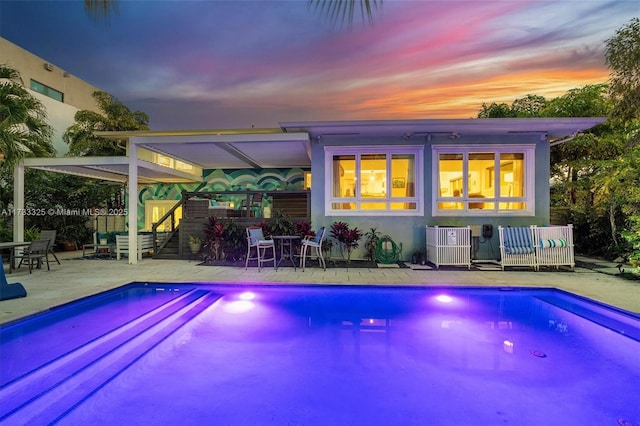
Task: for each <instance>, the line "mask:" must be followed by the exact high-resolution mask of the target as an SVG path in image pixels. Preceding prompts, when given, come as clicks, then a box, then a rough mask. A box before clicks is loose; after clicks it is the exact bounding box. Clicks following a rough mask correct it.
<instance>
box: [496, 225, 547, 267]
mask: <svg viewBox="0 0 640 426" xmlns="http://www.w3.org/2000/svg"><path fill="white" fill-rule="evenodd" d="M534 228H535V227H534V226H523V227H508V228H503V227H502V226H499V227H498V232H499V234H500V257H501V260H500V265H501V266H502V270H503V271H504V268H505V267H506V266H529V267H531V268H533V269H535V270H536V271H537V270H538V262H537V260H536V248H535V234H534Z"/></svg>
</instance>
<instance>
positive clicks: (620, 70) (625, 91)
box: [605, 18, 640, 123]
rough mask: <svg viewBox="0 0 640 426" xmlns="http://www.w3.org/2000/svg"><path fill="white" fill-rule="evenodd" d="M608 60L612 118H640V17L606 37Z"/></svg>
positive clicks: (622, 119)
mask: <svg viewBox="0 0 640 426" xmlns="http://www.w3.org/2000/svg"><path fill="white" fill-rule="evenodd" d="M605 61H606V63H607V66H608V67H609V69H610V70H611V78H610V85H611V87H610V93H611V98H612V100H613V102H614V105H615V106H614V111H613V114H612V118H613V119H614V120H617V121H620V122H622V123H628V122H630V121H633V120H637V119H640V66H638V64H640V19H639V18H633V19H631V21H629V23H628V24H627V25H625V26H623V27H622V28H620V29H618V30H617V31H616V33H615V35H614V36H613V37H611V38H610V39H608V40H607V41H606V51H605Z"/></svg>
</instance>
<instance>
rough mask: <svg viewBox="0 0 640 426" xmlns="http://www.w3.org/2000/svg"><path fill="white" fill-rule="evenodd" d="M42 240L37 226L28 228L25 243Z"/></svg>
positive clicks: (25, 232) (25, 231) (25, 233)
mask: <svg viewBox="0 0 640 426" xmlns="http://www.w3.org/2000/svg"><path fill="white" fill-rule="evenodd" d="M39 239H40V230H39V229H38V228H36V227H35V226H32V227H30V228H26V229H25V230H24V240H25V241H36V240H39Z"/></svg>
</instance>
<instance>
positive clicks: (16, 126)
mask: <svg viewBox="0 0 640 426" xmlns="http://www.w3.org/2000/svg"><path fill="white" fill-rule="evenodd" d="M46 119H47V113H46V109H45V107H44V105H42V103H41V102H40V101H39V100H37V99H36V98H35V97H33V96H32V95H31V94H30V93H29V92H28V91H27V89H25V88H24V86H23V84H22V79H21V78H20V73H19V72H18V71H17V70H15V69H13V68H10V67H8V66H6V65H0V161H1V160H4V161H1V162H0V167H2V168H6V169H10V168H13V166H15V165H16V164H17V163H18V162H19V161H20V160H22V159H23V158H25V157H52V156H53V155H54V154H55V149H54V148H53V142H52V136H53V129H52V127H51V126H50V125H49V124H48V123H47V121H46Z"/></svg>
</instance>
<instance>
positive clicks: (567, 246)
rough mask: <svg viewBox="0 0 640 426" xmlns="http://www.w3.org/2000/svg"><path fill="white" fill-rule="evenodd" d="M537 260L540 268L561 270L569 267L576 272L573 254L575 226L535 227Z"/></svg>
mask: <svg viewBox="0 0 640 426" xmlns="http://www.w3.org/2000/svg"><path fill="white" fill-rule="evenodd" d="M534 232H535V237H536V238H535V241H536V260H537V264H538V268H539V267H540V266H547V267H552V268H556V269H560V266H568V267H569V268H571V270H572V271H573V270H575V266H576V261H575V256H574V253H573V225H571V224H569V225H566V226H541V227H535V228H534Z"/></svg>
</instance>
